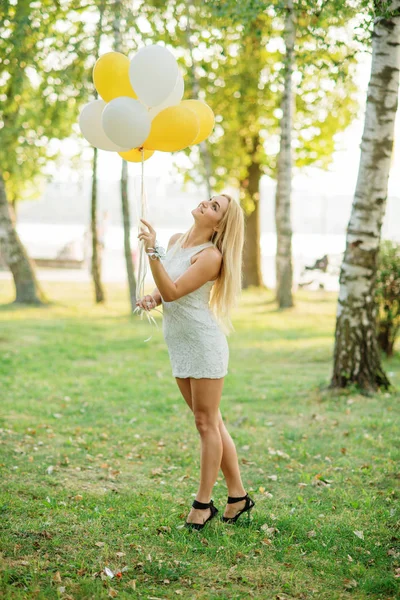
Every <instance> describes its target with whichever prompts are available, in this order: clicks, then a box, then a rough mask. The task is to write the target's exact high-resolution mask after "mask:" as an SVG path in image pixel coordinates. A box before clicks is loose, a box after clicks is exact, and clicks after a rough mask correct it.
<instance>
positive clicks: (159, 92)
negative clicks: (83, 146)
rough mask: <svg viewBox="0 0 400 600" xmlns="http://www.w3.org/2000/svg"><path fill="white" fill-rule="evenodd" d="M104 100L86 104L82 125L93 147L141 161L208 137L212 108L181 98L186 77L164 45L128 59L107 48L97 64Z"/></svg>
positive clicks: (97, 82) (96, 79) (99, 89)
mask: <svg viewBox="0 0 400 600" xmlns="http://www.w3.org/2000/svg"><path fill="white" fill-rule="evenodd" d="M93 82H94V85H95V87H96V90H97V92H98V94H99V96H100V98H101V99H98V100H93V101H92V102H89V104H86V106H84V107H83V109H82V111H81V113H80V115H79V127H80V130H81V132H82V134H83V136H84V138H85V139H86V140H87V141H88V142H89V143H90V144H91V145H92V146H94V147H95V148H99V149H100V150H108V151H110V152H118V154H119V155H120V156H122V157H123V158H124V159H125V160H128V161H130V162H140V161H141V160H142V159H144V160H146V159H147V158H150V156H152V155H153V154H154V151H155V150H160V151H162V152H174V151H177V150H183V148H187V147H188V146H191V145H193V144H198V143H199V142H202V141H203V140H205V139H206V138H207V137H208V136H209V135H210V133H211V132H212V130H213V127H214V113H213V111H212V109H211V108H210V107H209V106H208V104H206V103H205V102H202V101H201V100H182V98H183V92H184V82H183V78H182V75H181V72H180V70H179V67H178V63H177V62H176V60H175V58H174V56H173V55H172V54H171V52H170V51H169V50H168V49H167V48H165V47H164V46H159V45H157V44H156V45H152V46H145V47H144V48H142V49H141V50H139V52H138V53H137V54H136V55H135V56H134V57H133V58H132V60H129V59H128V57H127V56H125V55H124V54H121V53H120V52H108V53H107V54H103V55H102V56H100V58H99V59H98V60H97V62H96V64H95V65H94V68H93Z"/></svg>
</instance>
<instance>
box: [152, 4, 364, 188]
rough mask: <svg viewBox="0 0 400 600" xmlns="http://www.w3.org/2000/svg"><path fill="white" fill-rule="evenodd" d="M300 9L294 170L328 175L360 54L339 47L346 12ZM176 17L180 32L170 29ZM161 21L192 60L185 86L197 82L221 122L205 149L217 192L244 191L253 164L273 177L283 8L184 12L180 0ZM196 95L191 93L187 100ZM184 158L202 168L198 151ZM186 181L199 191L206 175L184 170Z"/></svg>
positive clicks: (197, 7) (352, 102) (353, 104)
mask: <svg viewBox="0 0 400 600" xmlns="http://www.w3.org/2000/svg"><path fill="white" fill-rule="evenodd" d="M300 4H302V3H300ZM300 4H299V6H298V11H299V13H298V15H297V17H298V18H297V40H296V47H295V56H296V69H295V74H294V82H295V85H294V94H295V101H296V111H295V116H294V132H293V149H294V158H295V165H296V166H297V167H298V168H302V167H304V166H308V165H316V166H319V167H322V168H327V167H328V165H329V164H330V162H331V160H332V154H333V151H334V148H335V142H334V136H335V135H336V134H337V133H338V132H340V131H343V130H344V129H346V127H347V126H348V125H349V124H350V123H351V121H352V119H353V118H354V116H355V115H356V112H357V110H358V105H357V101H356V99H355V96H356V91H357V90H356V86H355V84H354V81H353V74H354V71H355V65H356V60H355V48H354V47H353V45H352V42H351V39H350V34H349V35H348V36H347V38H346V40H345V41H343V40H342V39H339V38H338V30H341V29H343V28H344V27H345V25H346V22H347V19H348V17H349V11H344V10H342V11H341V12H340V11H339V12H338V11H337V10H333V9H330V8H329V4H326V3H323V7H321V8H320V11H319V12H317V11H316V10H315V11H314V12H313V11H312V10H311V9H310V11H311V13H310V14H311V16H310V14H309V12H307V10H306V8H305V7H304V6H300ZM303 4H304V3H303ZM336 8H337V7H336ZM349 10H350V9H349ZM171 12H172V13H173V15H174V18H175V22H174V23H173V26H169V25H170V23H169V22H168V20H167V14H170V13H171ZM352 14H354V11H353V13H352ZM160 17H161V22H162V23H163V29H162V35H163V39H165V40H166V42H167V43H169V44H171V45H173V46H174V47H177V46H180V47H181V48H183V49H184V51H185V52H184V55H183V57H182V66H183V68H184V70H186V74H185V81H186V82H188V81H192V82H193V80H194V79H196V80H197V83H198V86H199V89H200V97H201V98H202V99H204V100H206V101H207V102H208V103H209V104H210V106H211V107H212V108H213V110H214V112H215V114H216V127H215V129H214V132H213V134H212V135H211V136H210V138H209V140H208V141H207V148H208V151H209V152H210V154H211V162H212V172H213V175H214V180H213V181H212V184H213V187H214V189H216V190H220V189H221V188H222V187H224V186H226V185H227V184H228V183H230V184H233V185H240V186H241V187H242V189H243V187H244V186H243V182H245V181H247V179H248V178H249V167H250V165H252V164H256V165H259V168H260V171H261V173H264V174H267V175H269V176H271V177H275V172H276V157H277V152H278V149H279V133H280V131H279V121H280V102H281V95H282V90H283V77H284V67H285V48H284V45H283V43H282V30H283V10H282V6H281V5H280V4H279V3H276V4H273V3H272V4H270V3H269V4H268V5H267V4H266V3H263V2H259V1H257V0H256V1H253V0H246V1H244V2H240V3H238V2H233V1H232V2H223V3H221V2H212V1H209V2H207V3H203V2H200V1H197V0H196V1H193V2H192V3H190V7H187V5H186V4H184V3H182V2H181V1H180V0H170V1H169V2H167V3H166V8H165V12H164V13H158V18H159V19H160ZM188 19H190V23H189V25H188ZM210 22H212V27H210V26H209V23H210ZM188 36H189V38H190V39H189V40H188ZM189 41H190V45H191V46H192V48H193V52H192V53H190V52H189ZM191 54H192V56H191ZM193 95H194V90H193V85H192V86H191V89H189V90H188V89H187V90H186V92H185V96H186V97H193ZM186 154H187V155H188V157H189V158H190V161H191V164H192V165H193V167H194V166H197V164H199V154H200V150H199V148H198V147H194V148H191V149H188V150H187V151H186ZM185 175H186V177H187V178H191V179H195V181H197V182H198V183H200V182H201V180H202V176H203V173H202V172H201V171H197V170H196V169H185Z"/></svg>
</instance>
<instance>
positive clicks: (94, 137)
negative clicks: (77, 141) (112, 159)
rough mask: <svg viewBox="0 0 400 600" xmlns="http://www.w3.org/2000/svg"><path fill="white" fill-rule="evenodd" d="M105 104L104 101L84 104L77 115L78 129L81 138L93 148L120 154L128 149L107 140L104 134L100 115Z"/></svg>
mask: <svg viewBox="0 0 400 600" xmlns="http://www.w3.org/2000/svg"><path fill="white" fill-rule="evenodd" d="M106 106H107V103H106V102H104V100H93V102H89V104H85V106H84V107H83V108H82V110H81V113H80V115H79V121H78V123H79V127H80V130H81V132H82V135H83V137H84V138H85V139H86V140H87V141H88V142H89V144H91V145H92V146H94V147H95V148H99V150H107V151H108V152H122V151H123V150H130V147H129V148H127V147H126V146H118V145H117V144H114V142H112V141H111V140H110V138H108V137H107V136H106V134H105V132H104V129H103V124H102V122H101V115H102V114H103V110H104V108H105V107H106Z"/></svg>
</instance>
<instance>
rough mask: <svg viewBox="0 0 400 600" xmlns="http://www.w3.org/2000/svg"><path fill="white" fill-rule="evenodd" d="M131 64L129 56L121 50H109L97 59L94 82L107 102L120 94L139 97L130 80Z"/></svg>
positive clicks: (94, 68)
mask: <svg viewBox="0 0 400 600" xmlns="http://www.w3.org/2000/svg"><path fill="white" fill-rule="evenodd" d="M129 64H130V61H129V58H128V57H127V56H125V55H124V54H121V52H107V53H106V54H103V56H100V58H99V59H98V60H97V61H96V64H95V65H94V67H93V82H94V85H95V88H96V90H97V91H98V93H99V95H100V96H101V97H102V98H103V100H105V102H110V100H113V99H114V98H118V97H119V96H129V98H137V96H136V94H135V92H134V91H133V89H132V86H131V82H130V80H129Z"/></svg>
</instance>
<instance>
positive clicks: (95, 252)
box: [90, 1, 105, 304]
mask: <svg viewBox="0 0 400 600" xmlns="http://www.w3.org/2000/svg"><path fill="white" fill-rule="evenodd" d="M104 4H105V2H104V1H103V2H101V3H100V5H99V23H98V26H97V32H96V37H95V44H96V56H98V55H99V50H100V42H101V34H102V29H103V17H104V9H105V6H104ZM98 97H99V96H98V94H96V98H98ZM97 159H98V150H97V148H94V149H93V173H92V197H91V206H90V228H91V232H92V269H91V272H92V279H93V285H94V293H95V301H96V304H100V303H101V302H105V293H104V287H103V284H102V281H101V259H102V256H101V249H100V245H99V240H98V230H97Z"/></svg>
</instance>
